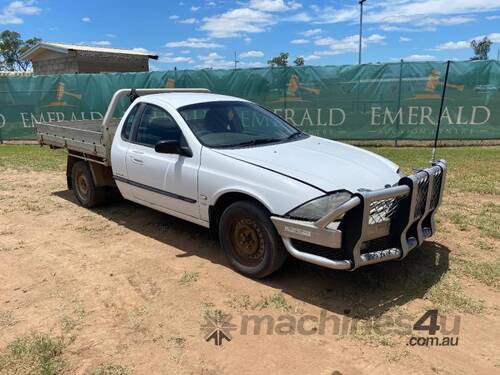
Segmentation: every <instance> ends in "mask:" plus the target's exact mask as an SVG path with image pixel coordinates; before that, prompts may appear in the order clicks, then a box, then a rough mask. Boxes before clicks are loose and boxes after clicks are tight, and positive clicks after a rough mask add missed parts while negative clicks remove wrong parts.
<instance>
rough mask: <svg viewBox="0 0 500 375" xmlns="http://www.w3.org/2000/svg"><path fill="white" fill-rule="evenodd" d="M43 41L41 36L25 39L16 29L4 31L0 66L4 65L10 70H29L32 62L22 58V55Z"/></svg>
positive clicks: (0, 44)
mask: <svg viewBox="0 0 500 375" xmlns="http://www.w3.org/2000/svg"><path fill="white" fill-rule="evenodd" d="M41 41H42V40H41V39H39V38H31V39H28V40H26V41H24V40H22V39H21V35H19V33H17V32H15V31H10V30H5V31H2V33H1V34H0V58H1V61H0V66H2V65H3V69H6V70H10V71H14V70H23V71H26V70H28V68H29V67H30V64H31V63H30V61H28V60H23V59H21V55H22V54H23V53H24V52H26V51H27V50H28V49H30V48H31V47H33V46H34V45H36V44H38V43H40V42H41Z"/></svg>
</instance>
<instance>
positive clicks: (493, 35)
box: [473, 33, 500, 43]
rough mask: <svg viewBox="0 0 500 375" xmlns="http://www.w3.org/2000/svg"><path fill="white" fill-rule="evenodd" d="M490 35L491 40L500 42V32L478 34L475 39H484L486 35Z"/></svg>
mask: <svg viewBox="0 0 500 375" xmlns="http://www.w3.org/2000/svg"><path fill="white" fill-rule="evenodd" d="M485 36H486V37H488V39H489V40H491V41H492V42H493V43H500V33H491V34H488V35H479V36H476V37H475V38H473V39H483V38H484V37H485Z"/></svg>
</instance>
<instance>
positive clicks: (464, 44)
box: [432, 33, 500, 51]
mask: <svg viewBox="0 0 500 375" xmlns="http://www.w3.org/2000/svg"><path fill="white" fill-rule="evenodd" d="M484 37H487V38H488V39H489V40H491V41H492V42H493V43H500V33H491V34H488V35H478V36H476V37H474V38H471V39H469V40H459V41H456V42H453V41H450V42H446V43H442V44H438V45H437V46H435V47H434V48H432V51H445V50H455V49H467V48H470V42H472V40H478V39H483V38H484Z"/></svg>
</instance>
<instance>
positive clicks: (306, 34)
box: [302, 29, 323, 36]
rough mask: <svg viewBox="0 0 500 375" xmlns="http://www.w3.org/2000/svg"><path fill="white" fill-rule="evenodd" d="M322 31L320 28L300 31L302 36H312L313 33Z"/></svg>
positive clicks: (316, 33)
mask: <svg viewBox="0 0 500 375" xmlns="http://www.w3.org/2000/svg"><path fill="white" fill-rule="evenodd" d="M322 32H323V30H322V29H309V30H306V31H304V32H303V33H302V35H304V36H314V35H318V34H321V33H322Z"/></svg>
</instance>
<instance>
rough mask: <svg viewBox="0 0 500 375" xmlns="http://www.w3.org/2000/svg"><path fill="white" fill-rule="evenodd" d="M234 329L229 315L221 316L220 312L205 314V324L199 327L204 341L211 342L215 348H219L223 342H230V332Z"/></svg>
mask: <svg viewBox="0 0 500 375" xmlns="http://www.w3.org/2000/svg"><path fill="white" fill-rule="evenodd" d="M235 329H236V325H235V324H232V323H231V315H227V314H223V313H221V312H220V311H216V312H215V313H214V314H206V315H205V323H204V324H203V325H202V326H201V330H202V331H203V332H204V334H205V341H207V342H210V341H212V342H213V344H214V345H216V346H221V345H222V344H223V343H224V340H225V341H226V342H230V341H231V340H232V339H233V337H232V336H231V331H234V330H235Z"/></svg>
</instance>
